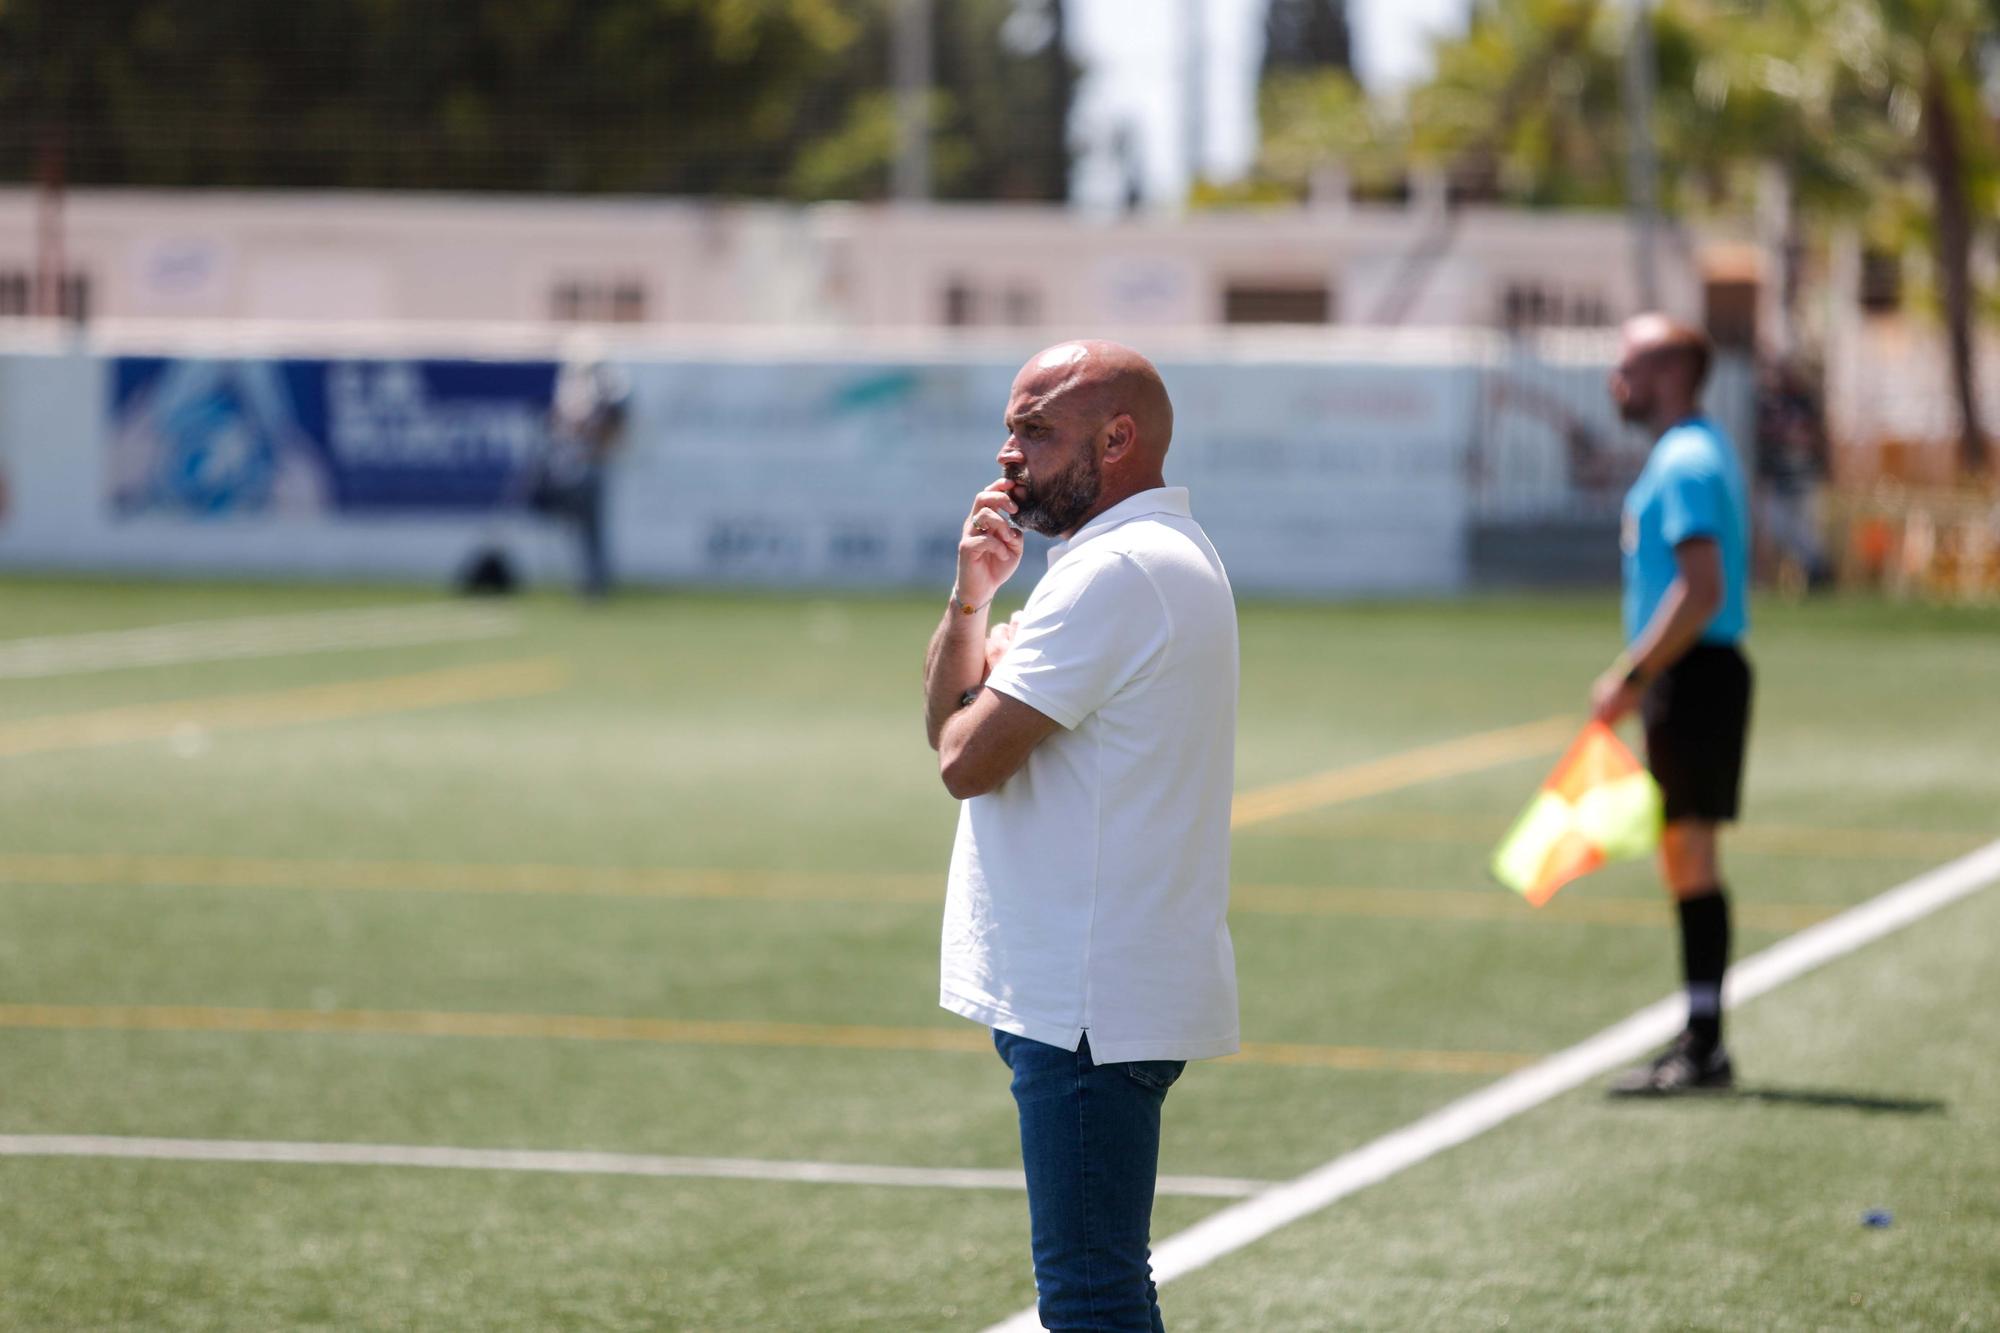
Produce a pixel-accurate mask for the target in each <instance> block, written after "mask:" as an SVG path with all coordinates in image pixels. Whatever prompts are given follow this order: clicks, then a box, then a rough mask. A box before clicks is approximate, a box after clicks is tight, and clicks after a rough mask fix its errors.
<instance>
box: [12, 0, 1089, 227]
mask: <svg viewBox="0 0 2000 1333" xmlns="http://www.w3.org/2000/svg"><path fill="white" fill-rule="evenodd" d="M888 3H889V0H283V3H275V2H274V0H0V177H6V178H11V179H16V180H20V179H26V178H29V177H31V176H32V175H33V174H34V173H35V171H36V170H37V164H38V162H39V161H40V160H41V159H42V157H43V154H44V152H45V150H46V149H48V148H49V147H51V146H59V147H60V149H61V153H62V157H63V160H64V162H65V164H66V169H67V173H68V176H69V178H70V179H71V180H73V181H78V182H85V183H95V182H101V183H107V184H121V185H161V186H233V187H244V188H281V187H355V188H375V189H402V188H424V189H504V190H563V191H621V192H649V193H650V192H661V193H673V194H738V195H768V194H777V193H785V192H796V191H799V190H801V189H802V188H805V189H806V192H808V193H816V194H824V193H841V192H844V191H846V190H848V189H849V188H857V189H858V188H860V187H861V186H863V185H865V184H866V183H867V182H866V180H865V179H862V178H865V176H866V173H865V172H863V173H855V172H848V171H842V170H835V169H831V168H830V167H829V166H828V161H829V159H830V158H837V157H838V154H837V153H832V152H831V151H830V150H828V149H825V148H823V147H821V146H820V145H821V141H822V140H823V139H825V138H826V137H827V136H828V135H829V134H837V133H840V132H843V131H847V130H849V129H852V131H853V133H854V134H856V135H858V136H859V137H860V138H861V139H863V140H866V139H868V138H869V136H870V135H873V136H875V137H876V138H879V137H880V133H879V124H880V121H881V118H882V113H881V110H880V105H881V99H880V96H879V94H880V92H881V88H882V85H883V83H884V82H885V81H886V70H887V44H888V32H889V28H888V20H887V16H886V9H887V5H888ZM1019 3H1021V4H1025V5H1029V6H1031V7H1044V8H1046V7H1048V6H1049V5H1052V3H1053V0H1019ZM1015 6H1016V0H941V2H940V3H939V4H938V9H939V10H940V12H941V14H942V15H946V16H949V17H948V19H947V20H946V21H942V22H940V23H939V25H938V40H939V48H940V49H939V52H938V58H937V62H936V63H937V73H938V76H939V79H940V81H941V82H944V81H947V80H949V79H951V78H953V77H954V76H956V75H959V74H962V73H964V72H965V71H967V70H974V71H977V72H978V73H979V74H980V75H981V76H982V77H983V80H984V82H983V83H982V84H979V85H977V86H971V87H969V88H968V91H967V92H966V93H965V94H963V95H956V94H955V96H954V100H953V101H952V102H950V103H949V104H948V105H947V106H945V107H944V108H942V109H941V111H940V115H941V118H942V119H943V121H944V122H945V123H944V125H943V126H942V134H943V138H944V142H943V145H942V148H941V156H942V158H943V160H944V162H945V164H946V165H947V166H949V167H950V172H949V177H950V180H951V181H952V182H954V183H956V184H958V185H960V186H961V188H963V189H964V190H965V191H966V192H968V193H978V192H981V191H993V192H1001V191H1003V190H1005V189H1008V188H1015V189H1019V190H1022V191H1024V192H1026V191H1031V190H1041V191H1044V192H1046V191H1047V190H1048V189H1049V188H1050V186H1049V182H1050V181H1051V180H1052V181H1054V182H1056V189H1055V197H1060V195H1061V188H1060V186H1061V184H1062V183H1063V182H1065V181H1066V178H1067V173H1068V161H1067V156H1066V152H1065V150H1064V146H1063V144H1062V140H1061V134H1060V125H1061V123H1062V120H1063V119H1064V117H1065V116H1066V113H1067V99H1068V95H1069V92H1070V87H1071V83H1070V79H1069V71H1068V66H1067V64H1066V62H1063V61H1061V60H1060V59H1059V57H1060V52H1061V47H1060V41H1059V34H1058V40H1057V42H1056V43H1055V45H1054V47H1053V48H1049V47H1044V48H1042V49H1041V50H1038V51H1037V52H1035V53H1034V58H1036V59H1039V60H1040V62H1041V63H1040V65H1038V66H1037V68H1039V69H1042V70H1044V71H1045V74H1044V78H1043V82H1042V84H1041V85H1038V86H1036V87H1035V88H1034V89H1032V93H1033V94H1037V95H1045V96H1047V97H1050V98H1060V99H1061V101H1060V104H1059V105H1056V106H1048V105H1044V104H1039V103H1038V104H1035V105H1033V106H1030V105H1029V95H1028V94H1023V95H1022V97H1021V100H1020V101H1019V102H1014V101H1010V100H1009V97H1008V96H1007V95H1006V92H1007V91H1008V84H1007V82H1006V80H1007V79H1008V78H1009V77H1010V76H1011V75H1014V74H1017V73H1019V72H1020V69H1019V66H1020V65H1021V64H1022V63H1023V62H1024V61H1027V60H1029V59H1030V57H1021V56H1016V55H1014V54H1013V53H1012V52H1011V51H1009V50H1007V49H1006V48H1005V47H1004V46H1003V45H1002V42H1001V33H1002V30H1003V28H1005V27H1006V25H1007V24H1008V23H1009V21H1010V20H1012V19H1013V17H1014V11H1015ZM1053 22H1054V23H1057V24H1059V22H1060V15H1059V14H1058V15H1057V17H1056V18H1055V19H1054V20H1053ZM1021 26H1022V23H1021V22H1016V24H1015V27H1016V28H1017V29H1018V28H1020V27H1021ZM1050 49H1053V51H1054V52H1055V54H1056V57H1058V58H1057V59H1054V60H1052V59H1050V58H1049V57H1048V56H1047V55H1046V54H1045V52H1046V51H1048V50H1050ZM1058 67H1059V68H1058ZM953 86H954V87H956V85H953ZM1052 119H1053V121H1054V123H1055V124H1056V125H1057V127H1058V129H1057V132H1056V134H1055V136H1054V139H1053V150H1051V147H1050V137H1049V135H1048V132H1047V127H1048V124H1049V123H1050V121H1051V120H1052ZM830 127H831V128H830ZM953 136H955V138H954V137H953ZM1036 136H1039V137H1036ZM1030 139H1032V143H1030V142H1029V140H1030ZM1051 151H1053V153H1054V154H1055V157H1056V159H1059V160H1054V161H1051V160H1050V153H1051ZM815 154H816V155H817V162H818V165H817V166H815V167H813V168H811V169H808V168H807V167H806V166H805V165H804V163H805V161H806V159H807V158H811V157H814V156H815ZM1023 162H1029V163H1035V164H1038V165H1039V166H1040V167H1041V171H1042V174H1041V176H1039V177H1037V179H1036V180H1035V181H1034V182H1032V183H1031V184H1023V183H1022V181H1021V179H1020V177H1021V164H1022V163H1023Z"/></svg>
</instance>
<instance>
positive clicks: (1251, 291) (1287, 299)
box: [1222, 282, 1333, 324]
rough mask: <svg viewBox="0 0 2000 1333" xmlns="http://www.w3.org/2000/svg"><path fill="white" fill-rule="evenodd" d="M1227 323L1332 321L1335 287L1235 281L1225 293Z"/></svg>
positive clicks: (1223, 300)
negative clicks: (1333, 288)
mask: <svg viewBox="0 0 2000 1333" xmlns="http://www.w3.org/2000/svg"><path fill="white" fill-rule="evenodd" d="M1222 320H1223V322H1224V323H1225V324H1329V323H1332V322H1333V290H1332V288H1330V287H1328V286H1327V285H1326V284H1325V283H1323V282H1317V283H1247V282H1245V283H1238V282H1232V283H1230V284H1229V286H1228V287H1227V288H1226V289H1225V290H1224V291H1223V294H1222Z"/></svg>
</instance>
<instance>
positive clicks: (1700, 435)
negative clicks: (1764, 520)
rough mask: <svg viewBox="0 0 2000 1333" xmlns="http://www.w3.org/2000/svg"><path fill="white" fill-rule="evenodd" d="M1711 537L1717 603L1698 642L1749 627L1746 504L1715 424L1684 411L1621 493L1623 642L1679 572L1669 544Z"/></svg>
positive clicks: (1639, 628)
mask: <svg viewBox="0 0 2000 1333" xmlns="http://www.w3.org/2000/svg"><path fill="white" fill-rule="evenodd" d="M1694 537H1709V538H1712V539H1714V541H1715V543H1716V544H1717V545H1718V546H1720V547H1721V548H1722V607H1721V609H1720V610H1718V611H1717V612H1716V613H1715V619H1713V620H1711V621H1709V622H1708V628H1707V629H1705V630H1703V631H1702V635H1701V641H1702V642H1703V643H1717V644H1728V643H1736V642H1737V641H1739V640H1740V639H1742V637H1743V635H1744V633H1745V632H1746V631H1747V630H1748V629H1749V628H1750V614H1749V610H1750V506H1749V487H1748V485H1747V484H1746V483H1745V482H1744V479H1743V465H1742V463H1741V462H1739V461H1738V459H1737V457H1736V450H1735V448H1734V447H1733V446H1732V445H1731V444H1730V443H1729V438H1728V437H1727V436H1725V435H1724V434H1723V433H1722V431H1721V429H1720V428H1719V427H1717V426H1716V424H1715V423H1714V422H1712V421H1710V420H1709V419H1708V418H1707V417H1689V418H1688V419H1687V420H1686V421H1683V422H1681V423H1680V424H1679V425H1677V426H1674V427H1673V428H1671V429H1670V430H1668V431H1667V433H1666V434H1664V435H1662V436H1661V437H1660V442H1659V443H1658V444H1656V445H1654V446H1653V452H1652V455H1651V456H1650V457H1649V458H1647V460H1646V467H1645V470H1644V471H1642V472H1640V474H1639V479H1638V480H1637V481H1635V482H1633V483H1632V489H1631V490H1630V491H1628V492H1626V494H1625V521H1624V525H1623V533H1622V540H1621V545H1622V547H1623V549H1624V552H1625V642H1627V643H1631V642H1632V641H1633V640H1634V639H1637V638H1638V637H1639V635H1640V634H1641V633H1642V632H1643V631H1644V630H1645V628H1646V626H1647V624H1648V623H1650V622H1651V620H1652V619H1653V613H1654V612H1655V611H1657V610H1659V607H1660V600H1661V599H1662V598H1663V597H1665V596H1666V595H1667V589H1668V588H1670V587H1672V586H1673V582H1674V580H1675V579H1676V578H1678V577H1680V566H1679V565H1678V564H1676V563H1675V561H1674V548H1675V547H1676V546H1679V545H1680V544H1681V543H1682V542H1684V541H1687V540H1689V539H1690V538H1694Z"/></svg>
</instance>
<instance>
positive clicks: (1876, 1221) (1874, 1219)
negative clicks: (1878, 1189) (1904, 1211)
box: [1861, 1208, 1896, 1228]
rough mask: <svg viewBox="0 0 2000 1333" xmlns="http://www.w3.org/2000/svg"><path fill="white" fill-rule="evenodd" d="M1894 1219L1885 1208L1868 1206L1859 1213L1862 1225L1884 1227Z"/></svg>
mask: <svg viewBox="0 0 2000 1333" xmlns="http://www.w3.org/2000/svg"><path fill="white" fill-rule="evenodd" d="M1895 1220H1896V1219H1895V1218H1894V1217H1893V1216H1892V1215H1891V1214H1890V1212H1889V1210H1888V1209H1887V1208H1870V1209H1869V1210H1868V1211H1867V1212H1865V1213H1863V1214H1862V1215H1861V1225H1862V1226H1864V1227H1877V1228H1879V1227H1886V1226H1888V1225H1889V1224H1890V1223H1891V1222H1893V1221H1895Z"/></svg>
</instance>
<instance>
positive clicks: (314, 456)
mask: <svg viewBox="0 0 2000 1333" xmlns="http://www.w3.org/2000/svg"><path fill="white" fill-rule="evenodd" d="M110 372H111V373H110V376H109V379H110V389H111V441H110V446H111V457H110V464H111V466H110V473H109V484H110V497H109V498H110V501H111V508H112V512H113V513H114V514H116V515H118V516H120V517H139V516H178V517H182V518H201V519H224V518H233V517H240V516H260V517H261V516H272V515H281V514H292V515H300V514H329V513H331V514H375V515H381V514H394V513H412V514H415V513H435V512H458V513H464V512H469V511H480V510H490V509H497V508H503V507H508V506H516V505H519V504H521V503H523V502H524V500H525V498H526V495H525V493H526V490H527V488H528V486H529V483H530V478H531V475H532V471H533V469H534V468H535V467H536V465H537V461H538V459H539V458H540V457H541V454H542V451H543V449H544V447H545V441H546V438H547V432H548V416H549V408H550V404H551V402H552V400H553V397H554V392H555V382H556V373H557V366H556V364H555V363H554V362H549V361H427V360H394V361H389V360H384V361H375V360H359V359H343V360H290V359H287V360H275V359H274V360H208V359H194V358H178V357H176V358H164V357H118V358H115V359H113V361H112V363H111V366H110Z"/></svg>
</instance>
